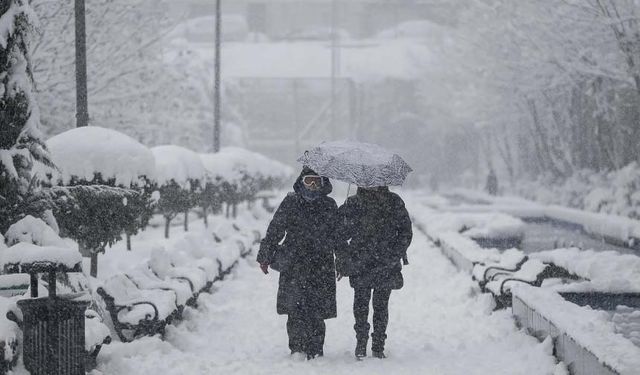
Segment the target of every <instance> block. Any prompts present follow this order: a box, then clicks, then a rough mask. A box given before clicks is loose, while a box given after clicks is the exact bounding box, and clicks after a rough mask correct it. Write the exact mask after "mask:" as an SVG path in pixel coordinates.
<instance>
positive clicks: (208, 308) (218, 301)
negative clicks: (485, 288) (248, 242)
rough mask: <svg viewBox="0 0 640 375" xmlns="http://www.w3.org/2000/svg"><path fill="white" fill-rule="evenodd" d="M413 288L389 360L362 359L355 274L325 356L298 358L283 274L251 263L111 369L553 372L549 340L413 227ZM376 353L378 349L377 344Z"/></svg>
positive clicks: (392, 335)
mask: <svg viewBox="0 0 640 375" xmlns="http://www.w3.org/2000/svg"><path fill="white" fill-rule="evenodd" d="M414 233H415V235H414V241H413V244H412V246H411V247H410V249H409V259H410V261H411V265H409V266H407V267H406V268H405V269H404V272H403V273H404V276H405V287H404V288H403V289H402V290H400V291H394V292H393V293H392V295H391V303H390V324H389V330H388V334H389V338H388V340H387V355H388V358H387V359H385V360H379V359H374V358H367V359H365V360H364V361H362V362H358V361H356V360H355V359H354V357H353V350H354V347H355V335H354V332H353V328H352V327H353V315H352V313H351V303H352V300H353V291H352V289H351V288H350V287H349V283H348V280H346V279H345V280H342V281H341V282H340V283H339V284H338V318H337V319H332V320H328V321H327V337H326V344H325V357H324V358H319V359H316V360H313V361H309V362H307V361H301V362H298V361H295V360H293V359H292V358H290V356H289V349H288V347H287V336H286V331H285V323H286V317H285V316H278V315H276V313H275V298H276V290H277V277H278V274H277V273H276V272H273V271H272V272H271V273H270V274H269V275H268V276H265V275H263V274H262V273H261V272H260V270H259V269H258V268H257V265H255V264H252V263H249V262H247V263H245V262H243V263H242V264H241V265H240V267H239V268H238V270H237V273H236V275H235V276H234V277H233V278H231V279H230V280H229V281H225V282H224V283H223V284H221V285H220V287H219V290H218V291H217V292H214V293H213V294H212V295H203V296H202V297H201V299H200V306H199V308H198V309H197V310H188V311H187V312H186V313H185V320H184V322H182V323H181V324H180V325H178V326H177V327H169V328H168V332H167V339H166V341H165V342H163V341H161V340H160V339H159V338H144V339H142V340H139V341H137V342H134V343H131V344H120V343H114V344H112V345H109V346H107V347H106V348H105V349H104V350H103V353H101V358H100V364H99V371H100V373H104V374H114V375H115V374H134V373H135V374H162V375H168V374H278V375H287V374H305V375H310V374H331V375H340V374H349V375H357V374H367V375H371V374H393V375H397V374H411V375H416V374H459V375H474V374H477V375H486V374H492V375H494V374H504V375H518V374H523V375H525V374H526V375H536V374H553V373H554V368H555V364H554V363H555V362H554V358H553V357H552V356H551V354H550V345H548V343H538V342H537V341H536V340H535V339H533V338H531V337H529V336H527V335H525V334H524V333H523V332H520V331H518V330H517V328H516V327H515V325H514V323H513V320H512V318H511V316H510V313H509V312H508V311H499V312H495V313H491V298H490V297H489V296H487V295H478V294H477V292H476V290H475V289H474V287H473V283H472V282H471V280H470V278H469V277H468V275H466V274H461V273H459V272H458V271H457V270H456V269H455V268H454V267H453V266H452V265H451V264H450V263H449V261H448V260H447V259H446V258H444V256H442V254H441V253H440V251H439V250H438V249H437V248H435V247H434V246H433V245H432V244H430V243H429V242H428V241H427V239H426V237H425V236H424V235H422V234H421V233H420V232H418V231H417V230H415V231H414ZM369 352H370V351H369Z"/></svg>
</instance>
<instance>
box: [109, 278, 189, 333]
mask: <svg viewBox="0 0 640 375" xmlns="http://www.w3.org/2000/svg"><path fill="white" fill-rule="evenodd" d="M97 292H98V294H99V295H100V296H101V297H102V299H103V300H104V302H105V305H106V307H107V310H108V311H109V315H110V316H111V320H112V322H113V327H114V329H115V330H116V333H117V334H118V337H120V340H122V341H123V342H129V341H131V340H133V339H134V338H136V337H139V336H145V335H154V334H157V333H160V334H161V335H162V336H164V330H165V327H166V325H167V324H170V323H171V322H172V321H173V320H174V319H175V318H176V317H177V316H178V315H179V310H178V305H177V303H176V300H177V296H176V293H175V292H174V291H172V290H161V289H151V290H148V289H139V288H138V287H137V286H136V284H135V283H134V282H133V281H131V279H129V278H128V277H127V276H125V275H123V274H119V275H114V276H111V277H110V278H108V279H107V280H105V281H104V282H103V284H102V286H100V287H98V289H97Z"/></svg>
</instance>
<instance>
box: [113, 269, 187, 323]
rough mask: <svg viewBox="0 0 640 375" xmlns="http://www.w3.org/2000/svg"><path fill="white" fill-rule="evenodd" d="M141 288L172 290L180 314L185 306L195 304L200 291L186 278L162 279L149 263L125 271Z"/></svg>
mask: <svg viewBox="0 0 640 375" xmlns="http://www.w3.org/2000/svg"><path fill="white" fill-rule="evenodd" d="M125 275H126V276H127V277H128V278H129V279H130V280H131V281H133V282H134V283H135V284H136V286H137V287H138V288H140V289H160V290H172V291H174V292H175V294H176V304H177V305H178V310H179V315H181V314H182V310H183V309H184V306H187V305H189V306H195V303H196V299H197V298H198V293H194V291H193V290H192V288H191V282H190V281H189V279H186V278H172V279H167V280H164V279H161V278H160V277H158V275H156V274H155V273H154V272H153V270H151V269H150V268H149V267H148V266H147V265H141V266H138V267H135V268H133V269H132V270H129V271H127V272H126V273H125Z"/></svg>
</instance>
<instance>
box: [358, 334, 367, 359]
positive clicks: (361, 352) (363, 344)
mask: <svg viewBox="0 0 640 375" xmlns="http://www.w3.org/2000/svg"><path fill="white" fill-rule="evenodd" d="M368 341H369V340H368V338H367V337H365V338H358V341H357V343H356V358H357V359H360V358H364V357H366V356H367V342H368Z"/></svg>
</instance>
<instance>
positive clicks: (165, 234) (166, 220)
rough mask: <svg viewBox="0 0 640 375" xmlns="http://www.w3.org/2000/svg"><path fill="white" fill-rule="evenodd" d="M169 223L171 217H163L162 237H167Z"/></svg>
mask: <svg viewBox="0 0 640 375" xmlns="http://www.w3.org/2000/svg"><path fill="white" fill-rule="evenodd" d="M170 225H171V219H169V218H168V217H165V218H164V238H169V226H170Z"/></svg>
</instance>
